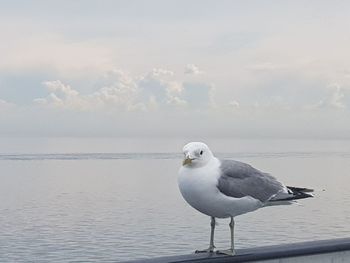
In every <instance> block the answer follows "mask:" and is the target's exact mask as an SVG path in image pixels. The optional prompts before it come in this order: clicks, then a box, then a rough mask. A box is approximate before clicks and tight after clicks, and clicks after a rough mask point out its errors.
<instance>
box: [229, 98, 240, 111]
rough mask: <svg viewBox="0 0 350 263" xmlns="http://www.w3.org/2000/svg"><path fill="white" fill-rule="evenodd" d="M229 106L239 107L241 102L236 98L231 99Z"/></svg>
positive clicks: (232, 107)
mask: <svg viewBox="0 0 350 263" xmlns="http://www.w3.org/2000/svg"><path fill="white" fill-rule="evenodd" d="M229 106H230V108H231V109H239V102H238V101H236V100H231V101H230V102H229Z"/></svg>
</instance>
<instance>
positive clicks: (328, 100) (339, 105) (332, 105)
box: [306, 84, 347, 110]
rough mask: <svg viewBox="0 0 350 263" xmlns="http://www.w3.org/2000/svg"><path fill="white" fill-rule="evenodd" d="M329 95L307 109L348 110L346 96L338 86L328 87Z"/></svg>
mask: <svg viewBox="0 0 350 263" xmlns="http://www.w3.org/2000/svg"><path fill="white" fill-rule="evenodd" d="M328 90H329V92H328V95H327V97H325V98H324V99H322V100H320V101H319V102H318V103H316V104H312V105H308V106H306V108H307V109H337V110H343V109H346V108H347V105H346V102H345V94H344V92H343V91H342V89H341V88H340V86H339V85H338V84H332V85H330V86H329V87H328Z"/></svg>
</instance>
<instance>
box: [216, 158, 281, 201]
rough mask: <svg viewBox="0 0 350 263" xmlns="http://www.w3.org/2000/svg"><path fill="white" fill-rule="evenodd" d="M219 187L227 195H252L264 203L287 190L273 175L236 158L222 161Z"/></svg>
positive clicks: (238, 196) (236, 196)
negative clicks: (235, 159)
mask: <svg viewBox="0 0 350 263" xmlns="http://www.w3.org/2000/svg"><path fill="white" fill-rule="evenodd" d="M217 188H218V189H219V191H220V192H221V193H223V194H225V195H227V196H231V197H235V198H241V197H244V196H251V197H253V198H255V199H258V200H259V201H261V202H263V203H265V202H267V201H269V200H270V199H271V198H273V197H274V196H275V195H276V194H278V193H280V192H282V191H285V190H286V188H285V187H284V186H283V185H282V184H281V183H280V182H279V181H277V180H276V179H275V178H274V177H273V176H271V175H269V174H267V173H263V172H261V171H259V170H257V169H255V168H253V167H252V166H250V165H249V164H246V163H242V162H238V161H234V160H222V161H221V165H220V177H219V179H218V185H217Z"/></svg>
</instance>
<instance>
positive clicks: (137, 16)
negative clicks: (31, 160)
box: [0, 0, 350, 138]
mask: <svg viewBox="0 0 350 263" xmlns="http://www.w3.org/2000/svg"><path fill="white" fill-rule="evenodd" d="M349 12H350V2H349V1H63V0H60V1H1V8H0V34H1V41H0V58H1V59H0V134H1V135H2V136H8V135H18V136H162V137H163V136H164V137H166V136H179V137H181V136H193V137H196V136H197V135H198V137H201V138H202V137H203V136H233V137H240V136H241V137H247V136H248V137H249V136H251V137H265V136H268V137H298V138H299V137H300V138H301V137H306V138H310V137H311V138H315V137H320V138H348V137H350V115H349V107H350V51H349V47H350V16H349Z"/></svg>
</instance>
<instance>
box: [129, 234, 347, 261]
mask: <svg viewBox="0 0 350 263" xmlns="http://www.w3.org/2000/svg"><path fill="white" fill-rule="evenodd" d="M236 252H237V254H236V255H235V256H225V255H217V254H215V253H213V254H209V253H208V254H189V255H180V256H169V257H159V258H152V259H144V260H134V261H128V262H129V263H131V262H132V263H150V262H154V263H180V262H214V263H223V262H225V263H226V262H260V261H263V262H264V261H265V262H266V263H267V262H269V263H270V262H271V263H273V262H350V238H340V239H330V240H318V241H309V242H301V243H292V244H285V245H275V246H264V247H256V248H248V249H238V250H236Z"/></svg>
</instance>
